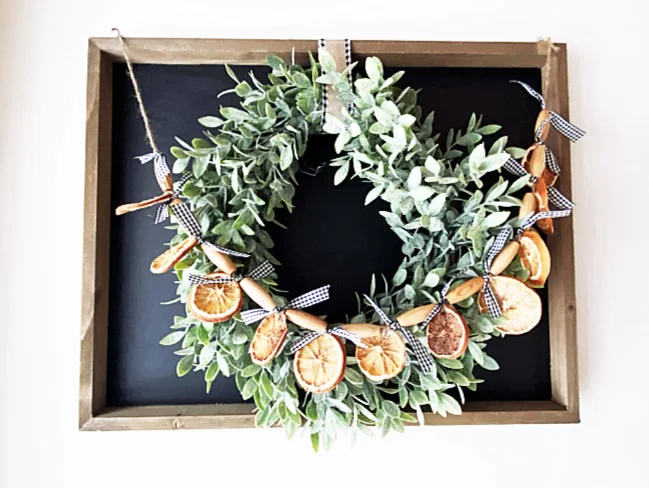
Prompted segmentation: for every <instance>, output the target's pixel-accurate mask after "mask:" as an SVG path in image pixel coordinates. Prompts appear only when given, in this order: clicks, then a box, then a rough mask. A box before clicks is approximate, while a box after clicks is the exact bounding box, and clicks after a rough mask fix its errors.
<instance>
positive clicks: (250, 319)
mask: <svg viewBox="0 0 649 488" xmlns="http://www.w3.org/2000/svg"><path fill="white" fill-rule="evenodd" d="M271 313H272V312H271V311H269V310H264V309H263V308H253V309H252V310H245V311H243V312H241V320H243V322H244V323H245V324H246V325H250V324H254V323H255V322H259V321H260V320H262V319H264V318H266V317H267V316H268V315H270V314H271Z"/></svg>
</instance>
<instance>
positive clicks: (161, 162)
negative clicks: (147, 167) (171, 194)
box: [135, 152, 171, 188]
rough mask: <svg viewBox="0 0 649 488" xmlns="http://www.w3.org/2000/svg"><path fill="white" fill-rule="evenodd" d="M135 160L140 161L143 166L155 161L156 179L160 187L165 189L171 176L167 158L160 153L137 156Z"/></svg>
mask: <svg viewBox="0 0 649 488" xmlns="http://www.w3.org/2000/svg"><path fill="white" fill-rule="evenodd" d="M135 159H139V160H140V163H142V164H146V163H148V162H151V161H153V173H154V174H155V179H156V181H157V182H158V185H160V188H165V186H166V184H167V183H166V180H167V176H169V175H170V174H171V172H170V171H169V166H168V165H167V158H166V157H165V155H164V154H162V153H160V152H151V153H148V154H143V155H142V156H137V157H136V158H135Z"/></svg>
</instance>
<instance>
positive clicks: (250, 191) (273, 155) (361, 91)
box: [161, 51, 527, 450]
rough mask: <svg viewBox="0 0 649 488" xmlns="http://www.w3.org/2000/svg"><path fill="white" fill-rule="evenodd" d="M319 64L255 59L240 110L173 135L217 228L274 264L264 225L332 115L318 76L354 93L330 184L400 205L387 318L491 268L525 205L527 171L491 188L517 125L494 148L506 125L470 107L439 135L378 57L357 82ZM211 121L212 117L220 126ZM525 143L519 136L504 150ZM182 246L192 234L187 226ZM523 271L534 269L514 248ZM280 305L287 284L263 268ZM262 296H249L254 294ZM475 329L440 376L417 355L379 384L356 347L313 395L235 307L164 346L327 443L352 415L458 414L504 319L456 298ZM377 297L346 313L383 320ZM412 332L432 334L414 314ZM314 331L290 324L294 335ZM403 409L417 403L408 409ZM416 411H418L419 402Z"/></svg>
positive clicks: (199, 266) (269, 416) (359, 420)
mask: <svg viewBox="0 0 649 488" xmlns="http://www.w3.org/2000/svg"><path fill="white" fill-rule="evenodd" d="M319 59H320V63H317V62H316V61H315V59H313V57H311V59H310V66H309V67H308V68H306V69H305V68H302V67H300V66H297V65H295V64H292V65H290V66H288V65H286V64H285V63H284V61H282V60H281V59H280V58H278V57H275V56H271V57H269V58H268V64H269V65H270V67H271V68H272V71H271V73H270V74H269V77H268V78H269V83H268V84H264V83H261V82H260V81H259V80H257V79H255V77H254V76H253V75H252V73H251V80H250V82H247V81H240V80H239V79H237V77H236V76H235V75H234V73H233V72H232V71H231V70H230V69H229V68H228V72H229V74H230V76H231V77H232V78H233V80H234V82H235V83H236V86H235V88H234V89H233V91H234V92H235V93H236V94H237V95H238V96H239V97H240V98H241V105H240V108H235V107H223V108H221V111H220V112H221V113H220V117H215V116H208V117H203V118H201V119H199V122H200V123H201V124H202V125H203V126H205V127H206V128H207V129H208V130H206V131H205V132H204V137H202V138H197V139H194V140H192V141H191V144H188V143H185V142H183V141H180V140H179V141H178V142H179V144H180V146H179V147H173V148H172V149H171V152H172V154H173V155H174V156H175V157H176V158H177V160H176V161H175V163H174V166H173V170H174V172H175V173H179V172H182V171H184V170H186V169H190V170H191V171H192V173H193V175H194V178H193V179H192V180H191V181H190V182H188V183H187V184H186V185H185V187H184V188H183V193H184V195H185V196H186V197H187V198H188V200H189V201H190V203H191V205H192V208H193V209H194V211H195V214H196V216H197V219H198V221H199V222H200V225H201V228H202V231H203V233H204V235H205V237H206V238H207V239H208V240H211V241H214V242H216V243H217V244H219V245H223V246H228V247H231V248H233V249H236V250H238V251H245V252H247V253H250V254H251V258H250V259H249V260H247V262H246V266H248V267H249V269H250V268H252V267H254V266H256V265H257V264H259V263H260V262H262V261H263V260H266V259H267V260H269V261H271V262H273V263H275V264H279V263H277V261H276V259H275V258H274V257H273V255H272V254H271V250H272V247H273V241H272V239H271V237H270V235H269V234H268V232H267V231H266V227H267V225H269V224H270V225H274V224H278V225H281V224H280V223H279V222H276V220H275V212H276V210H277V209H279V208H288V209H289V210H292V208H293V205H292V200H293V196H294V194H295V185H296V179H295V173H296V171H297V170H298V159H299V158H300V157H301V156H302V155H303V154H304V151H305V148H306V144H307V141H308V137H309V136H310V135H311V134H313V133H316V132H318V131H319V128H320V124H321V117H322V106H321V101H320V90H321V87H320V84H332V85H333V86H334V88H335V89H336V90H337V91H338V93H339V97H340V98H341V100H343V101H344V102H346V103H350V104H352V105H353V110H352V112H351V113H346V114H345V117H344V119H343V120H337V119H335V118H333V117H331V116H327V119H326V124H325V126H324V128H325V130H326V131H327V132H329V133H332V134H337V138H336V143H335V147H336V151H337V152H338V153H339V154H340V156H339V157H338V158H336V159H335V160H334V161H332V163H331V164H332V165H334V166H337V167H338V170H337V171H336V173H335V183H336V184H339V183H342V182H343V181H344V180H345V179H347V178H362V179H363V180H364V181H367V182H368V183H369V185H368V188H369V191H368V194H367V199H366V204H369V203H370V202H372V201H374V200H376V199H378V198H381V199H383V200H385V201H386V202H388V203H389V204H390V211H386V212H381V213H382V215H383V216H384V217H385V219H386V222H387V224H388V225H389V226H390V227H391V229H392V230H393V231H394V232H395V234H396V235H397V236H398V237H399V238H400V239H401V240H402V241H403V246H402V251H403V255H404V259H403V262H402V263H401V266H400V267H399V269H398V270H397V272H396V273H395V275H394V276H393V277H392V278H391V280H389V281H388V280H387V279H386V278H384V277H383V278H382V279H381V278H380V283H379V284H378V285H377V279H376V277H372V282H371V286H370V288H371V289H370V294H371V295H372V296H373V297H374V298H375V299H376V300H377V301H378V303H379V304H380V306H381V307H382V308H383V309H384V310H385V311H386V312H387V313H389V314H391V315H392V316H394V315H397V314H399V313H402V312H404V311H406V310H409V309H411V308H413V307H415V306H419V305H423V304H427V303H430V302H431V301H437V300H438V299H439V290H440V289H441V287H442V286H443V284H444V283H445V282H447V280H449V279H451V278H453V279H456V280H458V284H459V283H460V282H461V280H463V279H466V278H470V277H473V276H477V275H480V274H482V273H483V271H484V270H483V269H482V264H481V261H482V258H483V254H484V252H485V249H486V248H488V246H489V245H490V243H491V242H492V241H493V239H494V235H495V234H497V232H498V231H499V230H500V229H502V228H503V226H506V225H516V224H517V223H518V222H517V220H516V218H515V217H514V216H515V215H516V213H517V207H518V206H519V205H520V201H519V199H518V198H516V197H515V196H514V193H515V192H516V191H517V190H518V189H520V188H522V187H523V186H524V185H525V183H526V181H527V180H526V179H525V178H521V179H519V180H516V181H514V182H513V183H511V184H510V183H509V182H508V181H506V180H505V179H504V178H502V177H500V178H499V179H498V181H497V182H496V183H495V184H494V185H492V186H491V187H490V188H488V189H487V188H485V187H484V184H483V177H484V176H485V175H486V174H488V173H491V172H496V171H498V170H499V169H500V168H501V166H502V165H503V164H504V162H505V160H506V157H507V152H506V149H505V146H506V143H507V138H506V137H501V138H500V139H497V140H496V141H495V142H494V143H493V144H491V145H490V146H489V147H487V146H486V145H485V143H484V141H483V137H484V136H487V135H491V134H494V133H496V132H497V131H498V130H499V129H500V127H499V126H497V125H484V126H483V125H482V120H481V117H476V116H475V115H472V116H471V119H470V120H469V123H468V126H467V127H466V129H465V130H457V131H451V132H450V133H449V134H448V136H447V137H446V139H445V140H444V141H441V140H440V136H439V134H437V135H433V118H434V115H433V114H430V115H428V116H426V117H424V114H422V110H421V108H420V107H419V106H418V105H417V92H416V90H413V89H412V88H405V89H401V88H398V87H397V86H396V83H397V81H398V80H399V78H401V76H402V74H403V73H397V74H395V75H393V76H391V77H388V78H385V77H384V75H383V67H382V65H381V62H380V61H379V60H378V59H377V58H368V59H367V60H366V64H365V71H366V73H367V77H366V78H360V77H359V78H357V79H356V81H355V82H354V86H350V85H349V83H348V81H347V74H346V73H347V70H350V69H352V68H353V66H352V67H349V68H347V70H346V71H345V72H342V73H338V72H337V70H336V66H335V63H334V61H333V59H332V57H331V56H330V55H329V54H328V53H327V52H326V51H321V52H320V56H319ZM215 129H216V130H215ZM507 151H510V152H512V153H514V154H516V153H517V152H518V151H519V150H517V149H515V148H510V149H507ZM174 228H177V231H178V234H177V235H176V236H174V238H173V239H172V244H175V243H177V242H179V241H180V240H181V239H183V238H184V237H185V235H184V234H183V231H182V229H180V228H178V227H177V226H175V227H174ZM213 269H214V267H213V265H212V264H211V263H210V262H209V261H208V260H207V259H206V257H205V256H204V254H203V253H202V252H201V251H200V250H198V249H195V250H193V251H192V252H191V253H190V254H189V255H188V256H187V257H185V258H184V259H183V260H182V261H181V262H179V263H178V264H177V266H176V268H175V272H176V274H177V276H178V280H179V285H178V296H179V299H180V300H181V301H182V302H185V301H186V299H187V294H188V291H189V287H190V285H189V283H188V280H187V276H188V274H189V273H196V274H203V273H207V272H210V271H213ZM511 270H512V274H518V275H520V276H523V277H524V273H525V271H524V270H523V269H522V267H521V266H520V263H519V262H515V263H514V264H513V265H512V268H511ZM279 272H281V268H280V270H279ZM264 284H265V286H267V287H268V288H269V290H270V291H271V292H272V293H273V294H274V296H275V298H276V300H277V302H278V303H279V304H283V303H285V298H284V297H281V296H279V294H278V290H277V289H276V283H275V281H274V280H273V279H272V277H271V279H266V280H264ZM251 307H254V304H252V303H250V302H249V301H248V300H247V299H246V302H245V303H244V309H245V308H251ZM457 307H458V309H459V310H460V312H461V313H462V315H463V316H464V317H465V318H466V320H467V322H468V324H469V326H470V328H471V340H470V342H469V347H468V350H467V353H465V354H464V355H463V356H462V357H461V358H460V359H456V360H444V359H436V360H435V368H434V371H433V372H432V373H431V374H423V373H422V372H421V370H420V366H419V364H417V361H416V358H415V357H414V355H412V354H409V358H408V362H407V364H406V367H405V369H404V370H403V372H402V373H401V374H399V375H398V376H397V377H396V378H394V379H392V380H390V381H386V382H383V383H376V382H373V381H370V380H368V379H367V378H366V377H365V376H364V375H363V374H362V373H361V372H360V370H359V369H358V366H357V364H356V360H355V357H354V356H353V355H351V356H349V357H348V361H347V369H346V372H345V377H344V380H343V381H342V382H341V383H340V385H338V386H337V387H336V388H335V390H333V391H332V392H330V393H327V394H323V395H311V394H307V395H306V397H305V398H304V400H303V401H302V402H300V400H299V397H298V389H297V387H296V383H295V377H294V374H293V369H292V356H291V355H289V353H288V348H287V347H285V348H284V349H283V350H282V351H281V353H280V354H279V355H278V356H277V358H276V359H275V360H274V361H273V362H272V364H271V365H269V366H268V367H266V368H262V367H260V366H258V365H255V364H253V363H252V361H251V359H250V356H249V354H248V347H249V343H250V340H251V338H252V337H253V335H254V331H255V327H256V324H255V325H253V326H246V325H245V324H244V323H243V322H242V321H241V320H240V319H239V317H238V316H236V317H234V318H233V319H231V320H229V321H227V322H223V323H219V324H209V323H201V322H200V321H198V320H196V319H194V318H193V317H192V316H191V315H188V316H187V317H175V319H174V324H173V325H172V327H171V328H172V329H174V331H173V332H171V333H170V334H169V335H167V336H166V337H164V338H163V339H162V340H161V344H164V345H174V344H179V345H180V349H179V350H177V351H175V354H177V355H179V356H181V358H180V361H179V363H178V367H177V372H178V375H179V376H182V375H185V374H187V373H188V372H190V371H192V370H194V371H203V374H204V375H205V381H206V383H207V389H208V391H209V389H210V386H211V384H212V382H213V381H214V379H215V378H216V377H217V375H218V374H222V375H225V376H230V375H234V376H235V380H236V384H237V386H238V388H239V390H240V391H241V395H242V397H243V398H244V399H249V398H254V401H255V404H256V406H257V414H256V417H255V421H256V424H257V425H258V426H271V425H274V424H276V423H278V422H281V423H282V424H283V426H284V428H285V429H286V432H287V435H288V436H289V437H291V436H293V435H294V434H295V432H296V431H297V429H298V427H300V426H301V425H304V426H305V428H306V429H308V431H309V432H310V435H311V441H312V445H313V447H314V449H316V450H318V449H319V448H320V447H322V448H327V447H328V446H329V445H330V444H331V443H332V442H333V441H334V440H335V439H336V436H337V434H338V433H339V432H340V431H342V430H345V429H348V428H349V427H351V428H352V432H353V435H355V434H356V432H357V431H363V432H366V433H368V434H373V433H375V432H378V433H379V434H380V435H385V434H387V433H388V432H389V431H390V430H397V431H401V430H403V428H404V424H405V423H408V422H417V421H419V422H420V423H423V412H424V411H432V412H434V413H438V414H440V415H442V416H446V415H447V414H453V415H459V414H460V413H461V407H460V404H459V403H458V402H457V401H456V400H455V399H454V398H453V397H452V396H451V395H450V394H449V390H451V389H457V391H458V392H459V396H460V398H461V399H463V398H464V396H463V388H468V389H470V390H475V389H476V387H477V385H478V384H479V383H480V382H481V381H482V380H480V379H477V378H476V377H475V376H474V367H475V365H476V364H478V365H480V366H482V367H483V368H485V369H491V370H493V369H497V368H498V364H497V363H496V361H495V360H493V359H492V358H491V357H489V356H488V355H487V354H486V352H485V346H486V342H487V341H488V340H489V339H490V338H491V337H492V336H494V335H498V332H497V331H496V330H495V329H494V326H495V325H497V324H498V322H499V321H500V320H504V319H502V318H499V319H496V320H493V319H491V318H489V317H488V316H486V315H481V314H479V312H478V310H477V304H476V302H475V300H474V299H473V298H469V299H468V300H466V301H465V302H463V303H460V304H458V305H457ZM376 320H377V317H376V316H374V315H373V314H372V312H371V309H370V308H368V307H367V305H366V304H363V303H361V302H360V300H359V307H358V311H357V313H356V314H355V315H354V316H353V317H351V318H350V321H351V322H366V321H375V322H376ZM411 331H412V332H413V333H414V334H415V335H416V336H418V337H421V338H423V337H424V336H425V334H424V331H422V330H419V329H418V328H417V327H414V328H411ZM303 333H304V332H303V331H301V330H299V329H297V328H296V327H295V326H292V325H291V326H290V331H289V336H288V339H287V341H286V343H290V342H292V340H293V339H294V338H296V337H297V336H299V335H300V334H303ZM406 410H408V411H406ZM409 411H410V412H413V413H412V414H411V413H409Z"/></svg>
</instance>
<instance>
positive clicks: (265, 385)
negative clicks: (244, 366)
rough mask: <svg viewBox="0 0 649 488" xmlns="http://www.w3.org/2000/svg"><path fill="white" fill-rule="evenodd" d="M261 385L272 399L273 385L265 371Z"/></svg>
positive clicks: (261, 378)
mask: <svg viewBox="0 0 649 488" xmlns="http://www.w3.org/2000/svg"><path fill="white" fill-rule="evenodd" d="M259 385H260V386H261V387H262V388H263V389H264V392H265V393H266V395H268V396H269V397H270V398H273V385H271V383H270V379H269V378H268V375H267V374H266V372H265V371H264V372H262V373H261V376H260V378H259Z"/></svg>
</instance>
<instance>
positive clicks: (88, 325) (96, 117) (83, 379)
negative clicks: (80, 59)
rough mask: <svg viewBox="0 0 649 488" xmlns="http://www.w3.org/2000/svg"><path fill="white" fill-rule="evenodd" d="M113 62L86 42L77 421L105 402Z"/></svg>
mask: <svg viewBox="0 0 649 488" xmlns="http://www.w3.org/2000/svg"><path fill="white" fill-rule="evenodd" d="M112 71H113V70H112V62H111V61H110V60H109V59H108V57H107V56H106V55H105V53H103V52H102V51H101V50H100V49H99V48H98V47H97V46H96V45H95V44H94V42H92V41H90V43H89V46H88V86H87V94H86V95H87V109H86V110H87V111H86V177H85V190H84V191H85V197H84V233H83V268H82V269H83V273H82V299H81V369H80V380H79V425H80V426H83V425H85V424H86V423H87V422H88V421H89V420H90V419H91V418H92V416H93V414H94V413H95V412H97V411H100V410H101V409H103V407H104V405H105V403H106V362H107V342H108V280H109V255H110V253H109V252H108V245H109V240H108V239H107V238H106V237H107V236H108V235H110V214H111V209H110V158H111V128H112V110H111V106H112Z"/></svg>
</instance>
